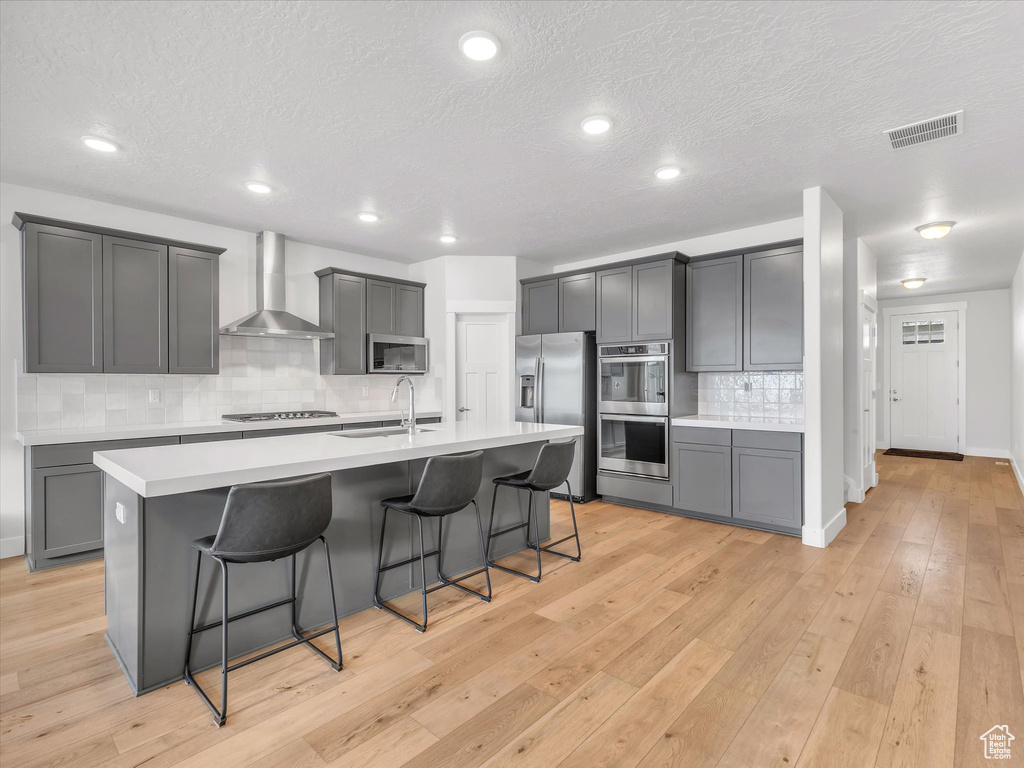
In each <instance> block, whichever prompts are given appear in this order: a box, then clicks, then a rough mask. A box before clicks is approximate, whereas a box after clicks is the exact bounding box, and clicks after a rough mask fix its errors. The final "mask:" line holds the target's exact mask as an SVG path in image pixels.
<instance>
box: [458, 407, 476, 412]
mask: <svg viewBox="0 0 1024 768" xmlns="http://www.w3.org/2000/svg"><path fill="white" fill-rule="evenodd" d="M471 410H473V409H472V408H463V407H461V406H460V407H459V413H465V412H466V411H471Z"/></svg>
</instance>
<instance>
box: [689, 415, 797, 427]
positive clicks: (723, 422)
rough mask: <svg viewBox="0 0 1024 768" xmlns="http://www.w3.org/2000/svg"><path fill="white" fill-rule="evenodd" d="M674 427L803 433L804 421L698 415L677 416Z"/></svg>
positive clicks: (781, 418)
mask: <svg viewBox="0 0 1024 768" xmlns="http://www.w3.org/2000/svg"><path fill="white" fill-rule="evenodd" d="M672 426H674V427H711V428H713V429H753V430H759V431H761V432H803V431H804V420H803V419H792V418H783V417H782V416H712V415H711V414H709V413H698V414H695V415H693V416H677V417H676V418H674V419H672Z"/></svg>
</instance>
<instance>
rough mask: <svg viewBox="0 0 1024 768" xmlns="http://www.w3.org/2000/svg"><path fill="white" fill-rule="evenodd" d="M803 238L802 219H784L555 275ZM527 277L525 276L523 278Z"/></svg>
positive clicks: (585, 262) (580, 264) (586, 263)
mask: <svg viewBox="0 0 1024 768" xmlns="http://www.w3.org/2000/svg"><path fill="white" fill-rule="evenodd" d="M803 236H804V229H803V219H802V218H801V217H799V216H798V217H796V218H795V219H784V220H782V221H773V222H771V223H770V224H759V225H757V226H756V227H744V228H743V229H732V230H729V231H727V232H716V233H715V234H713V235H705V236H703V237H693V238H690V239H689V240H677V241H675V242H673V243H662V244H661V245H652V246H650V247H648V248H640V249H638V250H635V251H625V252H623V253H614V254H611V255H609V256H601V257H600V258H596V259H581V260H578V261H572V262H566V263H564V264H558V265H556V266H555V267H554V270H553V271H554V272H563V271H569V270H575V269H585V268H586V267H599V266H601V265H602V264H610V263H613V262H616V261H627V260H629V259H640V258H643V257H644V256H656V255H657V254H659V253H667V252H669V251H678V252H679V253H683V254H686V255H687V256H702V255H704V254H706V253H719V252H721V251H731V250H735V249H738V248H756V247H757V246H760V245H768V244H771V243H781V242H783V241H786V240H799V239H800V238H801V237H803ZM520 277H526V275H520Z"/></svg>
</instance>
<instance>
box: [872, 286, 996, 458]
mask: <svg viewBox="0 0 1024 768" xmlns="http://www.w3.org/2000/svg"><path fill="white" fill-rule="evenodd" d="M948 302H966V303H967V348H966V349H965V350H960V364H961V365H962V366H965V367H966V369H967V370H966V378H967V392H966V395H965V397H966V401H965V404H966V410H967V423H966V431H965V434H964V435H961V440H960V450H961V451H963V452H964V453H966V454H968V455H971V456H996V457H1000V458H1008V457H1009V452H1010V419H1009V418H1008V415H1009V413H1010V392H1011V385H1010V370H1011V366H1010V352H1011V342H1010V336H1011V323H1010V289H1009V288H1001V289H998V290H994V291H972V292H969V293H946V294H939V295H930V296H906V297H904V298H900V299H886V300H885V301H880V302H878V311H879V315H881V313H882V311H883V310H884V309H890V308H892V307H913V306H920V305H923V304H945V303H948ZM878 337H879V339H882V340H884V339H888V338H889V328H888V327H887V326H886V325H885V323H884V320H883V318H881V317H879V326H878ZM885 357H886V355H885V353H884V352H883V353H882V354H880V355H879V366H878V376H879V378H878V391H879V397H880V398H881V402H880V407H879V409H878V422H879V423H878V436H879V437H878V440H879V443H880V445H881V446H882V447H888V446H889V435H888V434H887V433H886V432H885V418H884V409H885V408H887V407H888V401H887V399H886V397H885V389H884V386H883V384H882V382H884V381H885V368H886V367H887V366H888V365H889V361H888V360H887V359H885ZM961 397H964V395H961Z"/></svg>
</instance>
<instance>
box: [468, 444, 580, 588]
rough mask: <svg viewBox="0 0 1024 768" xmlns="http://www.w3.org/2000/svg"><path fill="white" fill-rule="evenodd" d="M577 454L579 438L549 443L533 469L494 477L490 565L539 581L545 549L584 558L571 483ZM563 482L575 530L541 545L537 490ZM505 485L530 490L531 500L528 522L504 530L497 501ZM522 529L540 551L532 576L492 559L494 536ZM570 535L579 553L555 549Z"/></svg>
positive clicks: (489, 546)
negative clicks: (497, 513)
mask: <svg viewBox="0 0 1024 768" xmlns="http://www.w3.org/2000/svg"><path fill="white" fill-rule="evenodd" d="M575 457H576V440H575V439H574V440H570V441H569V442H567V443H545V444H544V445H543V446H541V449H540V453H539V454H537V461H536V463H535V464H534V465H533V469H528V470H526V471H525V472H518V473H516V474H514V475H509V476H508V477H496V478H494V495H493V496H492V497H491V521H490V524H489V525H488V527H487V565H489V566H490V567H491V568H498V569H499V570H502V571H507V572H508V573H514V574H515V575H516V576H522V577H523V578H524V579H529V580H530V581H533V582H538V581H540V577H541V562H540V553H541V552H548V553H549V554H552V555H558V556H559V557H564V558H566V559H568V560H572V561H573V562H574V563H578V562H579V561H580V558H581V557H582V556H583V550H582V549H580V530H579V528H577V527H576V505H575V504H573V501H572V488H571V487H570V485H569V470H571V469H572V462H573V459H574V458H575ZM563 484H564V485H565V488H566V490H567V491H568V495H569V509H570V511H571V512H572V533H571V534H570V535H568V536H565V537H563V538H561V539H559V540H558V541H552V542H551V543H550V544H548V545H547V546H546V547H542V546H541V545H540V523H539V522H538V520H537V515H536V514H534V505H533V494H534V492H535V491H542V492H543V491H551V490H554V489H555V488H557V487H558V486H560V485H563ZM502 485H504V486H507V487H509V488H515V489H517V490H527V491H529V492H530V501H529V503H528V506H527V508H526V522H525V523H520V524H519V525H510V526H509V527H508V528H502V529H501V530H500V531H495V530H494V505H495V502H497V500H498V487H499V486H502ZM531 523H532V526H533V531H534V540H533V541H532V542H531V541H530V526H531ZM522 529H526V546H527V547H529V548H530V549H533V550H534V551H535V552H536V553H537V575H536V576H531V575H530V574H528V573H523V572H522V571H517V570H516V569H515V568H509V567H508V566H505V565H499V564H498V563H496V562H494V561H493V560H491V555H490V552H491V539H494V538H495V537H497V536H502V535H504V534H506V533H512V531H518V530H522ZM569 539H576V554H575V555H567V554H565V553H564V552H555V550H553V549H552V547H555V546H557V545H559V544H561V543H563V542H566V541H568V540H569Z"/></svg>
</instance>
